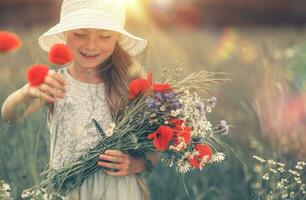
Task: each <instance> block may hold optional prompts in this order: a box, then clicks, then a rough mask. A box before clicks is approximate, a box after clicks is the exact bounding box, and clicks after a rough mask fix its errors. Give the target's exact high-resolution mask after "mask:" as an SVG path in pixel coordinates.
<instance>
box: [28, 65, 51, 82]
mask: <svg viewBox="0 0 306 200" xmlns="http://www.w3.org/2000/svg"><path fill="white" fill-rule="evenodd" d="M48 71H49V68H48V66H46V65H32V66H30V67H29V68H28V70H27V80H28V82H29V84H30V85H31V86H33V87H36V86H38V85H40V84H42V83H43V82H44V79H45V77H46V76H47V74H48Z"/></svg>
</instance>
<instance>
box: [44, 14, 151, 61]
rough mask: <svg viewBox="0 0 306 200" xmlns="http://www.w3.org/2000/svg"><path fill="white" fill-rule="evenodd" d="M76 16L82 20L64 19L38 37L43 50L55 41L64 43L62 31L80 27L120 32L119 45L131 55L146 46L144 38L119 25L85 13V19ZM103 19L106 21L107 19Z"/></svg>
mask: <svg viewBox="0 0 306 200" xmlns="http://www.w3.org/2000/svg"><path fill="white" fill-rule="evenodd" d="M78 18H79V19H83V20H77V19H75V18H72V19H71V21H70V20H66V21H65V22H59V23H58V24H56V25H55V26H53V27H52V28H50V29H49V30H48V31H47V32H45V33H44V34H43V35H41V36H40V37H39V39H38V43H39V45H40V46H41V48H42V49H43V50H45V51H49V50H50V48H51V47H52V46H53V45H54V44H56V43H64V44H65V43H66V41H65V36H64V32H65V31H69V30H74V29H80V28H94V29H103V30H110V31H115V32H118V33H120V38H119V45H120V46H121V47H122V48H123V49H124V50H125V51H127V52H128V53H129V54H130V55H131V56H136V55H138V54H139V53H140V52H141V51H143V49H144V48H145V47H146V46H147V41H146V40H145V39H143V38H140V37H137V36H135V35H133V34H131V33H129V32H127V31H126V30H125V29H123V28H121V27H118V26H117V27H116V26H115V25H113V24H109V23H103V21H101V20H99V18H97V17H96V16H93V17H92V18H90V16H88V14H87V15H86V18H85V20H84V18H82V17H81V16H80V15H79V16H78ZM89 18H90V20H89ZM100 19H101V18H100ZM104 21H105V22H107V20H104ZM76 22H78V23H76Z"/></svg>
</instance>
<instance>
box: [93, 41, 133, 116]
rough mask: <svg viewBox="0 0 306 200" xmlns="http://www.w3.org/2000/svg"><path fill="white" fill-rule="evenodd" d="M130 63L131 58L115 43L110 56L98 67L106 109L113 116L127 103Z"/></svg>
mask: <svg viewBox="0 0 306 200" xmlns="http://www.w3.org/2000/svg"><path fill="white" fill-rule="evenodd" d="M132 63H133V62H132V57H131V56H130V55H129V54H128V53H127V52H126V51H124V50H123V49H122V48H121V47H120V45H119V44H118V43H116V46H115V49H114V52H113V54H112V56H110V58H109V59H108V60H106V61H105V62H104V63H102V64H101V65H100V66H99V73H100V78H101V79H102V80H103V82H104V85H105V93H106V97H107V103H108V107H109V109H110V111H111V113H112V115H113V116H114V114H116V112H118V111H119V110H121V109H123V107H124V106H125V103H126V101H127V96H128V83H129V81H130V79H131V78H130V77H129V74H128V68H129V66H131V65H132ZM135 78H137V77H135Z"/></svg>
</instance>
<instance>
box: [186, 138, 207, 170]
mask: <svg viewBox="0 0 306 200" xmlns="http://www.w3.org/2000/svg"><path fill="white" fill-rule="evenodd" d="M195 150H197V151H198V152H199V155H197V156H194V157H193V158H190V159H189V163H190V164H191V166H193V167H195V168H202V167H203V166H201V165H200V163H201V159H202V158H203V157H204V156H208V158H207V161H209V160H210V159H211V156H212V150H211V147H210V146H209V145H207V144H197V145H196V146H195Z"/></svg>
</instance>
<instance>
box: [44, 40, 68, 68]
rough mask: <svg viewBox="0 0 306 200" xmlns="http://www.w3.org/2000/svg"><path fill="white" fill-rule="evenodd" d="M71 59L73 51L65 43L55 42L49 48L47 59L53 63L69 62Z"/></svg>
mask: <svg viewBox="0 0 306 200" xmlns="http://www.w3.org/2000/svg"><path fill="white" fill-rule="evenodd" d="M73 59H74V55H73V53H72V52H71V50H70V49H69V48H68V46H67V45H65V44H55V45H53V46H52V47H51V49H50V52H49V61H50V62H51V63H53V64H59V65H64V64H67V63H70V62H71V61H72V60H73Z"/></svg>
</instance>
